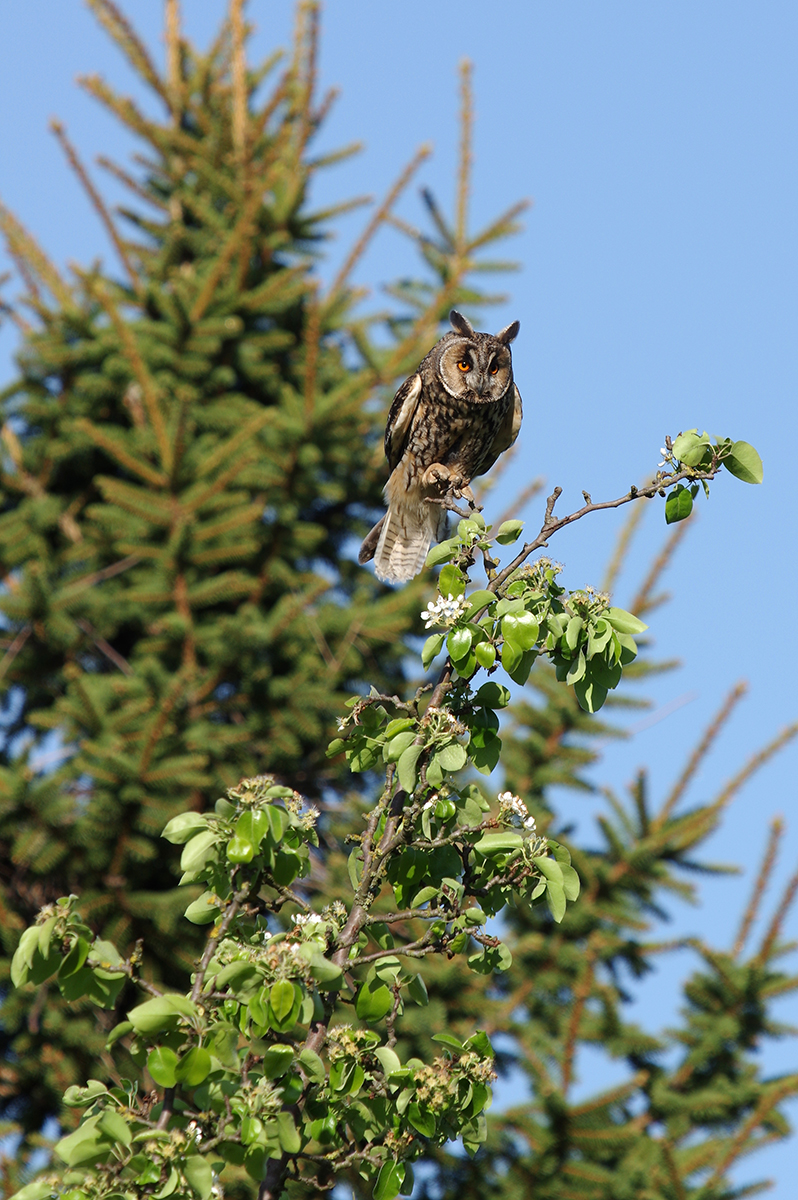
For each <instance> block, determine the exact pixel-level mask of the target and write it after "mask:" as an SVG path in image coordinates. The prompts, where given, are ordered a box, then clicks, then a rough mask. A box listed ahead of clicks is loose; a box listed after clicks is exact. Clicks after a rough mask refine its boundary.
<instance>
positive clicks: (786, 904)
mask: <svg viewBox="0 0 798 1200" xmlns="http://www.w3.org/2000/svg"><path fill="white" fill-rule="evenodd" d="M796 892H798V871H796V872H795V874H794V875H793V877H792V878H791V879H790V880H789V882H788V883H787V886H786V888H785V889H784V894H783V896H782V898H781V901H780V903H779V906H778V908H777V909H776V912H775V913H774V915H773V920H772V921H771V922H770V926H769V928H768V931H767V933H766V934H765V936H764V938H763V939H762V945H761V947H760V949H759V953H758V954H757V956H756V959H757V962H758V963H762V964H764V963H766V962H767V960H768V958H769V957H770V952H771V950H772V949H773V943H774V942H775V940H776V938H777V937H778V936H779V932H780V931H781V927H782V924H783V923H784V918H785V917H786V916H787V913H788V912H789V911H790V909H791V908H792V903H793V900H794V899H795V894H796Z"/></svg>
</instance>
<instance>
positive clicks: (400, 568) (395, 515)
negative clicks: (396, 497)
mask: <svg viewBox="0 0 798 1200" xmlns="http://www.w3.org/2000/svg"><path fill="white" fill-rule="evenodd" d="M377 534H379V541H378V542H377V547H376V550H375V551H374V552H373V553H374V567H375V570H376V573H377V578H378V579H383V580H384V581H385V582H386V583H405V582H406V581H407V580H408V579H412V578H413V576H414V575H418V573H419V571H420V570H421V568H422V567H423V566H424V562H425V560H426V557H427V551H428V550H429V548H430V546H431V544H432V543H433V542H434V541H437V540H439V539H440V538H441V537H444V536H445V534H446V512H445V510H444V509H443V508H441V507H440V506H439V505H437V504H425V503H423V502H422V503H421V505H418V504H413V505H408V504H402V505H393V504H392V505H391V506H390V508H389V509H388V511H387V513H386V514H385V516H384V517H383V519H382V521H381V522H380V524H379V525H375V526H374V528H373V529H372V531H371V533H370V534H369V535H368V537H367V538H366V541H365V542H364V543H363V548H362V549H361V551H360V553H361V556H362V555H363V553H364V552H365V551H366V543H367V542H370V540H371V538H372V537H374V536H375V535H377ZM369 557H371V555H370V554H369ZM361 561H362V559H361ZM366 561H368V560H366Z"/></svg>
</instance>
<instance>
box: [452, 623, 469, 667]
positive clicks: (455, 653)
mask: <svg viewBox="0 0 798 1200" xmlns="http://www.w3.org/2000/svg"><path fill="white" fill-rule="evenodd" d="M473 636H474V635H473V634H472V632H471V630H470V629H467V628H465V627H463V628H461V629H453V630H452V631H451V633H450V634H449V636H448V637H447V639H446V648H447V650H448V651H449V654H450V655H451V658H452V662H453V663H454V664H455V665H457V663H458V661H459V660H461V659H463V658H465V657H466V656H467V655H468V652H469V650H470V649H471V642H472V640H473Z"/></svg>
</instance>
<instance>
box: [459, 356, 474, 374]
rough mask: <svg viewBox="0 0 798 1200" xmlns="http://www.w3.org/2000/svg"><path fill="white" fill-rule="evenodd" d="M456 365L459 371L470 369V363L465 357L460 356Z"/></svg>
mask: <svg viewBox="0 0 798 1200" xmlns="http://www.w3.org/2000/svg"><path fill="white" fill-rule="evenodd" d="M457 365H458V367H459V368H460V370H461V371H470V370H471V363H470V362H469V361H468V359H467V358H461V359H460V361H459V363H458V364H457Z"/></svg>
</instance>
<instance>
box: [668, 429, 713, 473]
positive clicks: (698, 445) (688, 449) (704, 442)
mask: <svg viewBox="0 0 798 1200" xmlns="http://www.w3.org/2000/svg"><path fill="white" fill-rule="evenodd" d="M709 445H710V439H709V435H708V434H706V433H705V434H703V436H701V437H699V436H698V434H697V433H695V432H694V431H693V430H688V431H687V433H680V434H679V436H678V437H677V438H676V439H675V441H674V443H673V457H674V458H675V459H677V460H678V461H679V462H681V463H684V465H685V466H686V467H697V466H698V464H699V463H700V462H701V460H702V459H703V458H704V456H705V454H706V452H707V449H708V447H709Z"/></svg>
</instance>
